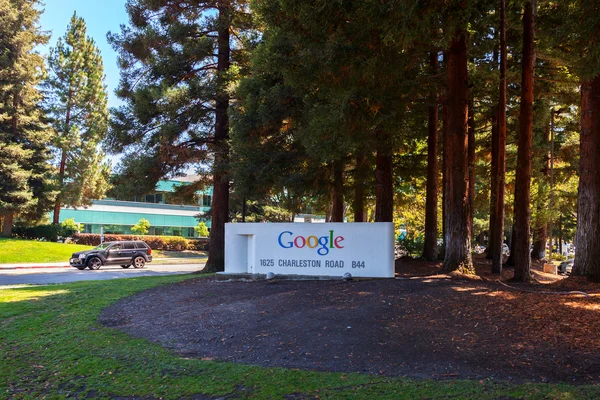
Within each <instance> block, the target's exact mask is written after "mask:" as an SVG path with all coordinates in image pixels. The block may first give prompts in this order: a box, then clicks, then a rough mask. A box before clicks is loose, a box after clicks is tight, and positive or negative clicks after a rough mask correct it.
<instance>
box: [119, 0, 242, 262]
mask: <svg viewBox="0 0 600 400" xmlns="http://www.w3.org/2000/svg"><path fill="white" fill-rule="evenodd" d="M127 11H128V13H129V16H130V20H131V26H130V27H125V26H124V27H123V28H122V31H121V33H120V34H109V39H110V41H111V42H112V45H113V47H114V48H115V49H116V50H117V51H118V52H119V62H120V65H121V69H122V76H121V84H120V87H119V90H118V93H117V94H118V95H119V97H121V98H122V99H123V100H124V101H125V105H124V106H122V107H120V108H119V109H116V110H113V111H112V113H113V118H112V119H111V129H110V133H109V137H108V140H107V143H108V145H109V147H110V150H111V151H113V152H117V153H118V152H122V151H123V150H127V153H126V154H125V162H124V163H123V165H122V168H121V170H122V172H123V173H124V174H126V175H129V176H132V177H136V178H137V179H136V180H137V181H143V185H142V186H138V187H137V188H133V189H134V190H144V189H146V190H148V189H150V190H151V189H152V188H153V187H154V186H155V184H156V182H157V181H158V180H159V179H162V178H163V177H166V176H170V175H175V174H178V173H182V172H185V171H186V170H187V169H189V168H190V167H195V168H196V169H198V170H200V169H201V164H202V163H211V164H212V168H211V173H212V179H213V182H212V184H213V203H212V208H211V210H212V211H211V213H212V222H211V223H212V228H211V232H210V244H209V259H208V262H207V264H206V269H205V270H207V271H221V270H223V268H224V249H225V244H224V240H225V223H226V222H227V221H228V218H229V216H228V212H229V190H230V189H229V182H230V176H229V162H230V160H229V140H228V139H229V118H228V109H229V103H230V92H229V85H230V83H231V82H232V81H234V80H235V79H237V78H238V75H239V74H243V73H244V64H245V63H246V59H247V47H248V45H249V43H251V40H249V39H251V38H250V37H249V36H248V35H246V34H245V32H248V31H249V29H250V28H251V26H252V21H251V16H250V14H249V12H248V5H247V2H245V1H241V0H240V1H230V0H214V1H208V0H207V1H194V2H189V3H186V5H185V6H182V5H181V2H180V1H173V0H130V1H129V2H128V4H127ZM139 148H143V149H144V151H143V152H142V153H140V152H139V151H138V149H139ZM202 184H203V182H198V183H196V185H194V186H193V187H200V186H201V185H202ZM132 186H133V185H132Z"/></svg>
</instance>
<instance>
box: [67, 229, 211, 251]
mask: <svg viewBox="0 0 600 400" xmlns="http://www.w3.org/2000/svg"><path fill="white" fill-rule="evenodd" d="M73 240H74V241H75V242H77V243H79V244H84V245H88V246H97V245H99V244H100V235H98V234H95V233H76V234H75V235H73ZM118 240H143V241H144V242H146V244H147V245H148V246H150V248H151V249H152V250H177V251H181V250H187V249H188V248H190V249H193V250H203V246H202V245H201V244H196V243H197V241H195V240H189V239H187V238H184V237H181V236H153V235H149V236H144V235H112V234H105V235H104V241H105V242H114V241H118Z"/></svg>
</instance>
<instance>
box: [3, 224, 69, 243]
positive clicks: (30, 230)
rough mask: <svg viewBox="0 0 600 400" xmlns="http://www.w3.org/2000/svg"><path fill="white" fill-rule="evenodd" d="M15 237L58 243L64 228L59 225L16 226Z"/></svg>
mask: <svg viewBox="0 0 600 400" xmlns="http://www.w3.org/2000/svg"><path fill="white" fill-rule="evenodd" d="M13 235H14V236H16V237H19V238H23V239H45V240H48V241H50V242H56V241H57V240H58V237H59V236H62V235H63V233H62V227H61V225H59V224H47V225H35V226H26V225H16V226H15V227H14V229H13Z"/></svg>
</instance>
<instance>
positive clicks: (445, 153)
mask: <svg viewBox="0 0 600 400" xmlns="http://www.w3.org/2000/svg"><path fill="white" fill-rule="evenodd" d="M444 64H445V65H446V68H447V65H448V51H444ZM448 120H449V117H448V82H447V78H446V88H445V89H444V101H443V102H442V123H443V125H442V237H443V239H444V253H445V252H446V245H447V244H448V218H449V217H450V212H449V211H448V205H449V200H448V198H447V194H448V188H447V186H448V179H449V176H450V168H449V163H448V161H449V156H450V148H449V143H450V141H449V136H450V134H449V133H448V125H449V124H448Z"/></svg>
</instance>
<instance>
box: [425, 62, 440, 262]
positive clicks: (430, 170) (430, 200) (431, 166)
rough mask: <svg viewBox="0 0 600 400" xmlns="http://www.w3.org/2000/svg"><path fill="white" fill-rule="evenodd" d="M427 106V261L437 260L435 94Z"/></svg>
mask: <svg viewBox="0 0 600 400" xmlns="http://www.w3.org/2000/svg"><path fill="white" fill-rule="evenodd" d="M429 65H430V67H431V73H432V75H435V74H436V73H437V71H438V54H437V52H432V53H431V54H430V56H429ZM430 97H431V104H430V105H429V121H428V125H427V128H428V135H427V189H426V190H427V195H426V199H425V243H424V245H423V258H425V259H426V260H427V261H434V260H436V259H437V238H438V227H437V201H438V199H437V197H438V191H437V185H438V133H437V132H438V106H437V93H436V92H435V91H433V92H431V94H430Z"/></svg>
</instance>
